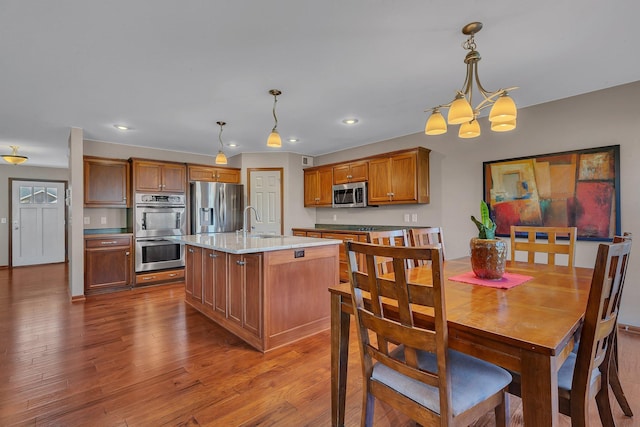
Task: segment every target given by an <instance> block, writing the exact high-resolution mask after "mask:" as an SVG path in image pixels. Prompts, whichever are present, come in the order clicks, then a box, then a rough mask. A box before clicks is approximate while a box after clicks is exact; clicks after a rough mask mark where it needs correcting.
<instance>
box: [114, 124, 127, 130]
mask: <svg viewBox="0 0 640 427" xmlns="http://www.w3.org/2000/svg"><path fill="white" fill-rule="evenodd" d="M113 127H114V128H116V129H118V130H130V129H131V128H130V127H129V126H125V125H113Z"/></svg>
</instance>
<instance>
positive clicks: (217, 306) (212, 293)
mask: <svg viewBox="0 0 640 427" xmlns="http://www.w3.org/2000/svg"><path fill="white" fill-rule="evenodd" d="M203 262H204V266H203V275H204V278H203V280H202V287H203V294H204V303H205V305H207V306H209V307H210V308H211V309H212V310H213V311H216V312H218V313H221V314H223V315H225V314H226V313H227V261H226V255H225V253H224V252H219V251H214V250H211V249H205V250H204V252H203Z"/></svg>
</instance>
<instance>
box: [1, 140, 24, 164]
mask: <svg viewBox="0 0 640 427" xmlns="http://www.w3.org/2000/svg"><path fill="white" fill-rule="evenodd" d="M9 147H10V148H11V149H12V150H13V153H11V154H3V155H2V158H3V159H4V161H5V162H7V163H11V164H12V165H19V164H22V163H24V162H26V161H27V160H29V158H28V157H25V156H19V155H18V148H20V147H19V146H17V145H10V146H9Z"/></svg>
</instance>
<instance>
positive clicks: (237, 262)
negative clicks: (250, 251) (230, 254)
mask: <svg viewBox="0 0 640 427" xmlns="http://www.w3.org/2000/svg"><path fill="white" fill-rule="evenodd" d="M236 264H238V265H245V264H246V262H245V261H240V260H238V261H236Z"/></svg>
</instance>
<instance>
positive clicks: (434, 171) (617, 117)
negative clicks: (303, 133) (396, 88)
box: [314, 82, 640, 326]
mask: <svg viewBox="0 0 640 427" xmlns="http://www.w3.org/2000/svg"><path fill="white" fill-rule="evenodd" d="M513 96H514V98H515V99H516V101H517V94H516V93H515V92H514V94H513ZM638 99H640V82H635V83H631V84H627V85H623V86H618V87H614V88H610V89H606V90H602V91H598V92H593V93H590V94H586V95H581V96H577V97H573V98H568V99H563V100H559V101H555V102H551V103H547V104H542V105H538V106H534V107H529V108H523V109H520V110H519V112H518V127H517V129H516V130H514V131H512V132H506V133H496V132H491V131H490V130H489V129H488V122H487V120H486V118H485V119H480V122H481V127H482V132H483V134H482V135H481V136H480V137H478V138H475V139H471V140H464V139H459V138H458V137H457V135H456V131H457V127H456V128H453V127H452V128H451V129H449V132H448V133H446V134H444V135H440V136H426V135H424V134H423V133H418V134H413V135H408V136H405V137H401V138H396V139H392V140H388V141H382V142H379V143H375V144H371V145H368V146H365V147H359V148H355V149H351V150H345V151H342V152H339V153H333V154H330V155H325V156H321V157H316V158H315V159H314V164H315V165H321V164H326V163H333V162H337V161H342V160H349V159H357V158H358V157H364V156H368V155H371V154H377V153H383V152H388V151H394V150H398V149H403V148H411V147H415V146H423V147H426V148H429V149H431V150H432V151H431V156H430V168H431V171H430V172H431V174H430V180H431V194H432V197H431V203H430V204H429V205H416V206H411V205H406V206H404V207H397V208H389V207H380V208H371V209H360V210H356V209H345V210H337V209H320V208H318V209H316V222H317V223H332V222H333V223H341V224H393V225H405V224H404V223H402V222H401V221H402V219H403V215H402V214H403V213H404V212H416V213H417V214H418V225H441V226H443V227H444V230H445V241H446V245H447V255H448V256H450V257H461V256H466V255H468V253H469V249H468V247H469V246H468V245H469V240H470V238H471V237H473V236H474V235H476V232H477V229H476V228H475V226H474V225H473V224H472V222H471V221H470V219H469V216H470V215H477V214H478V210H479V203H480V200H481V199H482V191H483V187H482V177H483V175H482V162H484V161H491V160H500V159H508V158H514V157H522V156H528V155H536V154H545V153H554V152H560V151H567V150H576V149H583V148H590V147H601V146H607V145H616V144H619V145H620V153H621V162H620V183H621V184H620V199H621V225H622V227H621V229H622V231H629V232H632V233H633V234H634V235H635V236H636V240H637V236H639V235H640V192H639V191H638V186H639V185H640V165H638V160H639V159H640V134H639V133H638V132H637V123H638V118H640V103H639V102H638ZM334 214H336V215H337V217H338V219H337V221H333V215H334ZM636 245H637V243H636ZM597 246H598V243H597V242H583V241H579V242H578V245H577V249H576V264H577V265H578V266H591V267H592V266H593V263H594V262H595V255H596V252H597ZM639 250H640V249H636V250H635V251H639ZM636 258H637V257H636V256H632V262H631V264H630V265H629V270H628V272H627V280H626V286H625V291H624V299H623V301H622V307H621V313H620V322H621V323H625V324H630V325H635V326H640V311H638V310H637V309H636V307H638V306H639V305H640V261H639V262H634V261H635V259H636Z"/></svg>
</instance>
